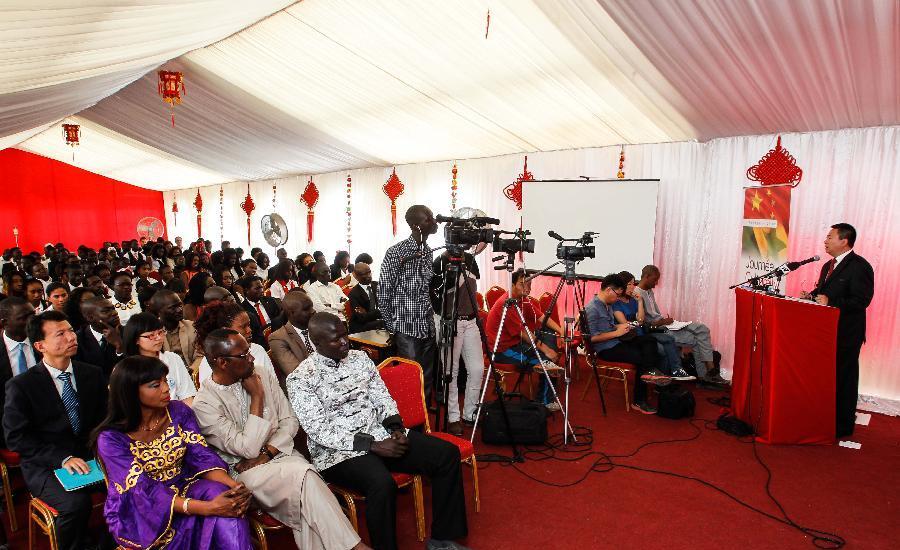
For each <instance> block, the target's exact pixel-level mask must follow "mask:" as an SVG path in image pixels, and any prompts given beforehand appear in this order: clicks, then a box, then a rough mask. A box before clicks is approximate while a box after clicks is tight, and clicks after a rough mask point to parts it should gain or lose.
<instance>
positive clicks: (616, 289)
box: [612, 288, 625, 296]
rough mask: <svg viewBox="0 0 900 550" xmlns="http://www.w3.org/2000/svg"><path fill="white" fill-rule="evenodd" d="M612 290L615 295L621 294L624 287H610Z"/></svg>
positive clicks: (623, 292) (623, 291)
mask: <svg viewBox="0 0 900 550" xmlns="http://www.w3.org/2000/svg"><path fill="white" fill-rule="evenodd" d="M612 291H613V292H615V293H616V296H621V295H622V294H625V289H624V288H614V289H612Z"/></svg>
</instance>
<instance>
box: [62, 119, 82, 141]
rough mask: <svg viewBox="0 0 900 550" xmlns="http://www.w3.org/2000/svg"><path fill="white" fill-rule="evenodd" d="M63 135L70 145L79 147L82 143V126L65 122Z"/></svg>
mask: <svg viewBox="0 0 900 550" xmlns="http://www.w3.org/2000/svg"><path fill="white" fill-rule="evenodd" d="M62 129H63V137H64V138H65V139H66V145H68V146H69V147H78V145H79V144H80V143H81V126H79V125H78V124H63V125H62Z"/></svg>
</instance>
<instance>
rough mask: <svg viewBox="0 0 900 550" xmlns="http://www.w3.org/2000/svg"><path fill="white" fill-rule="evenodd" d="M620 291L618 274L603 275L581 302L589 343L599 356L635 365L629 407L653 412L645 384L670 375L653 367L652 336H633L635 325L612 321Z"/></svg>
mask: <svg viewBox="0 0 900 550" xmlns="http://www.w3.org/2000/svg"><path fill="white" fill-rule="evenodd" d="M623 292H625V282H624V281H622V278H621V277H619V276H618V275H615V274H610V275H607V276H606V277H604V278H603V280H602V281H601V282H600V292H598V293H597V294H596V295H595V296H594V299H593V300H591V301H590V303H588V304H587V306H585V308H584V311H585V314H586V315H587V321H588V327H589V329H590V332H591V345H592V346H593V348H594V352H595V353H596V354H597V357H599V358H601V359H606V360H607V361H616V362H619V363H631V364H632V365H634V366H635V367H637V377H636V378H635V383H634V400H633V403H632V407H633V408H634V409H635V410H636V411H639V412H641V413H643V414H656V409H655V408H653V407H651V406H650V405H649V404H648V403H647V384H648V383H649V384H657V385H660V386H663V385H666V384H668V383H669V382H671V378H669V377H668V376H666V375H664V374H662V373H661V372H660V371H659V370H657V368H656V365H657V362H658V361H659V357H658V355H657V353H656V340H654V339H653V338H652V337H649V336H637V335H636V334H635V333H634V332H633V330H634V328H635V327H634V326H632V325H631V324H629V323H618V324H617V323H616V321H615V317H613V312H612V308H611V306H612V304H613V303H615V301H616V300H617V299H618V298H619V296H621V295H622V293H623Z"/></svg>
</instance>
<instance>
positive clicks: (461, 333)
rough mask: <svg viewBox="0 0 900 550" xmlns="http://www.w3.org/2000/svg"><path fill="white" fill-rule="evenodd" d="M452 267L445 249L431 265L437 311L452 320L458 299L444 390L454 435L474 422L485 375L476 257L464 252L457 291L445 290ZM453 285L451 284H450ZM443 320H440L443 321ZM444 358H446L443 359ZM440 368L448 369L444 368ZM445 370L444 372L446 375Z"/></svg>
mask: <svg viewBox="0 0 900 550" xmlns="http://www.w3.org/2000/svg"><path fill="white" fill-rule="evenodd" d="M449 265H450V251H449V250H446V251H444V253H443V254H441V255H440V256H438V258H437V259H436V260H435V261H434V264H433V266H432V268H433V270H434V278H433V279H432V288H433V290H432V294H431V297H432V301H431V303H432V306H433V307H434V311H435V312H439V313H440V315H441V316H442V317H443V318H444V319H447V321H448V322H450V321H451V320H452V319H453V311H452V310H451V308H452V307H453V296H454V295H455V296H456V304H457V305H456V314H457V315H456V326H455V327H453V328H451V329H450V330H455V333H456V338H454V340H453V350H452V351H451V355H450V361H451V367H450V375H451V379H450V381H449V382H448V383H447V385H448V387H447V388H445V389H444V391H445V392H446V395H447V399H448V400H449V401H448V406H447V421H448V425H447V431H448V432H449V433H451V434H453V435H457V436H458V435H462V432H463V428H462V422H463V421H465V422H466V423H471V422H474V421H475V407H476V405H477V404H478V398H479V395H478V393H479V391H480V390H481V378H482V375H483V374H484V361H483V355H482V346H481V331H480V330H479V329H478V305H477V303H476V301H475V292H476V287H477V283H476V280H477V279H479V278H481V274H480V273H479V271H478V264H477V263H475V256H473V255H472V254H469V253H468V252H463V260H462V264H461V265H460V266H459V267H460V272H459V277H458V281H457V285H456V288H444V285H445V278H444V275H445V273H446V271H447V268H448V267H449ZM448 284H451V283H448ZM440 318H441V317H438V319H440ZM438 322H439V321H438ZM460 355H462V357H463V360H464V361H465V363H466V373H467V376H466V393H465V402H464V405H463V415H462V420H460V413H459V384H458V376H459V358H460ZM442 357H443V356H442ZM441 369H446V366H444V365H441ZM443 372H444V371H443V370H442V373H441V374H443Z"/></svg>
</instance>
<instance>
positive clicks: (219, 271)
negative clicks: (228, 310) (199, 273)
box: [213, 265, 236, 292]
mask: <svg viewBox="0 0 900 550" xmlns="http://www.w3.org/2000/svg"><path fill="white" fill-rule="evenodd" d="M235 280H236V279H235V278H234V274H233V272H232V270H231V268H228V267H225V266H224V265H219V266H216V268H215V271H214V272H213V281H215V284H216V285H217V286H220V287H222V288H224V289H226V290H228V292H233V291H234V281H235Z"/></svg>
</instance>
